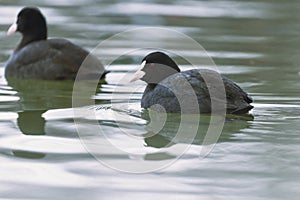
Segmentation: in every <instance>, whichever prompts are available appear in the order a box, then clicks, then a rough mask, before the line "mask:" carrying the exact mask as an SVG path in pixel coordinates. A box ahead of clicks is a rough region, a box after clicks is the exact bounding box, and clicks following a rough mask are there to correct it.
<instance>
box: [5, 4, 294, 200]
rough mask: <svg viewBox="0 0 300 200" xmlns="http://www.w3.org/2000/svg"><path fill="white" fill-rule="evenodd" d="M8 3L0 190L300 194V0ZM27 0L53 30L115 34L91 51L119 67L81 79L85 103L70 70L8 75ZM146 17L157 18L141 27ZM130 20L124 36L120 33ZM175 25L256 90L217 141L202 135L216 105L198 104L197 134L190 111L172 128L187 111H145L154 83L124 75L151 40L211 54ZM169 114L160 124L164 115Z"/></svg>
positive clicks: (192, 55)
mask: <svg viewBox="0 0 300 200" xmlns="http://www.w3.org/2000/svg"><path fill="white" fill-rule="evenodd" d="M0 5H1V7H0V31H1V32H0V46H1V48H0V109H1V110H0V129H1V131H0V161H1V163H2V164H1V166H0V185H1V187H0V197H2V198H5V199H17V198H24V199H25V198H26V199H139V198H140V199H155V198H160V199H175V198H176V199H251V200H252V199H298V197H299V195H300V191H299V185H300V168H299V166H300V157H299V155H300V145H299V143H300V132H299V130H300V95H299V88H300V87H299V86H300V76H299V74H300V73H299V71H300V58H299V53H300V37H299V34H300V23H299V20H300V13H299V7H300V2H299V1H293V0H288V1H284V2H282V1H279V0H261V1H255V0H253V1H247V2H246V1H237V0H236V1H234V0H232V1H229V0H224V1H193V0H189V1H179V0H177V1H168V0H151V1H126V2H125V1H120V0H113V1H111V0H110V1H99V2H98V1H96V0H84V1H83V0H79V1H68V0H63V1H59V0H49V1H48V0H47V1H42V2H41V1H37V0H30V1H25V0H24V1H9V3H8V1H7V2H5V1H0ZM26 5H36V6H38V7H39V8H40V9H41V10H42V12H43V13H44V14H45V15H46V17H47V21H48V25H49V36H50V37H64V38H67V39H69V40H71V41H72V42H74V43H76V44H78V45H80V46H82V47H84V48H86V49H88V50H93V49H94V48H95V47H96V46H97V45H98V44H100V42H101V41H105V40H106V41H107V40H108V41H109V42H107V43H102V44H101V45H100V48H96V49H95V51H94V52H95V53H96V54H97V55H99V56H100V58H101V60H102V62H103V63H104V64H105V66H106V67H107V69H109V70H110V71H111V73H109V74H108V75H107V77H106V79H105V81H104V82H101V83H100V84H99V85H93V83H85V85H84V86H91V87H83V86H82V85H79V86H80V87H81V86H82V87H83V88H80V87H79V88H77V89H83V90H82V99H81V98H79V97H81V96H79V97H78V96H77V97H76V98H75V105H76V108H75V111H74V110H73V108H72V107H73V104H72V95H73V93H72V92H73V82H72V81H60V82H51V81H49V82H47V81H35V80H26V81H25V80H22V81H20V80H6V79H5V78H4V65H5V62H6V60H7V59H8V57H9V55H10V54H11V53H12V50H13V49H14V48H15V46H16V44H17V43H18V41H19V39H20V35H19V34H15V35H14V36H10V37H8V36H6V30H7V28H8V27H9V25H10V24H11V23H12V22H13V21H14V20H15V16H16V13H17V12H18V11H19V10H20V9H21V8H22V7H24V6H26ZM149 26H152V27H156V28H155V29H154V30H156V31H152V32H151V31H149V32H148V31H145V30H149V29H147V28H146V29H143V30H144V32H143V34H140V32H139V31H137V32H136V31H133V32H131V31H132V30H133V29H134V28H143V27H149ZM158 28H167V30H168V31H170V33H171V34H167V33H168V31H167V32H165V30H166V29H161V30H162V32H159V30H158ZM128 30H130V31H129V33H128V34H127V35H126V34H125V36H126V37H116V38H113V39H112V38H111V37H112V36H114V35H115V34H118V33H121V32H122V31H128ZM137 30H141V29H137ZM174 32H177V33H181V34H185V35H187V36H189V37H191V38H193V39H194V40H196V41H197V42H198V43H199V44H201V45H202V46H203V47H204V48H205V50H206V51H207V55H209V56H210V57H211V58H212V59H213V61H214V62H215V63H216V66H217V70H218V71H219V72H220V73H221V74H224V75H225V76H227V77H229V78H230V79H232V80H234V81H235V82H237V83H238V84H239V85H240V86H241V87H242V88H243V89H244V90H246V91H247V92H249V94H250V95H251V96H252V97H253V99H254V103H253V105H254V107H255V108H254V109H253V110H252V112H251V115H252V116H246V117H236V116H231V117H228V118H227V119H226V121H225V124H224V127H223V131H222V133H221V135H220V137H219V135H218V134H217V137H216V140H217V139H218V141H217V142H216V143H215V142H210V143H207V142H206V143H205V138H206V137H205V132H206V131H207V129H208V126H209V125H210V119H211V116H205V115H203V116H201V118H200V123H199V131H198V132H197V133H196V135H193V137H192V138H193V139H194V140H193V141H191V140H190V135H189V134H190V133H191V132H193V128H194V127H193V126H189V122H187V124H186V125H187V126H185V129H184V131H183V133H184V134H180V135H179V136H178V137H175V135H176V133H177V131H178V126H179V122H180V119H179V118H178V116H165V115H157V114H155V113H148V112H146V111H143V110H142V109H141V108H140V103H139V102H140V98H141V95H142V92H143V89H144V87H145V83H143V82H139V81H138V82H136V83H128V81H127V82H126V80H127V78H128V77H130V76H131V75H132V73H133V72H134V71H135V70H136V69H137V67H138V65H139V63H140V62H141V60H142V58H143V57H144V56H145V55H146V54H147V53H148V52H150V51H152V50H153V48H152V49H151V48H150V47H160V48H161V49H165V50H168V51H169V52H170V53H173V54H170V55H172V57H173V58H174V59H175V60H176V61H177V62H178V63H179V64H180V66H181V67H182V69H188V68H189V67H191V66H189V65H188V63H187V62H186V60H185V59H182V58H188V59H192V60H193V61H195V60H196V61H198V60H200V61H199V62H198V63H197V64H199V66H201V64H203V65H207V62H206V61H207V58H206V56H205V55H203V52H202V51H201V49H195V48H193V47H192V46H190V45H188V44H187V43H185V42H183V41H181V40H178V37H176V34H175V37H173V36H174V35H173V34H172V33H174ZM121 36H124V35H121ZM145 48H146V49H145ZM126 52H127V53H126ZM121 55H122V56H121ZM179 55H180V56H179ZM119 56H120V57H119ZM111 62H112V63H111ZM89 84H90V85H89ZM84 88H87V89H84ZM75 90H76V88H75ZM80 91H81V90H80ZM95 91H96V93H95ZM80 94H81V93H80ZM73 97H74V96H73ZM73 100H74V98H73ZM73 103H74V101H73ZM79 105H80V106H79ZM74 113H75V116H74ZM149 115H150V118H149ZM166 117H167V119H168V120H167V121H166V122H165V124H163V125H162V126H163V128H161V127H157V126H158V125H161V124H160V123H159V122H164V120H165V119H166ZM194 117H195V116H189V119H192V120H191V121H192V122H193V119H194ZM196 118H197V116H196ZM150 119H151V120H150ZM150 121H151V122H150ZM74 122H76V123H74ZM153 122H155V123H153ZM151 123H152V124H151ZM213 125H216V126H219V125H220V124H218V121H217V122H216V123H215V124H213ZM197 126H198V123H197ZM155 133H158V134H155ZM203 133H204V134H203ZM215 134H216V133H215ZM190 143H192V144H190ZM203 143H205V144H206V145H203ZM189 144H190V145H189ZM207 150H208V151H207ZM203 152H204V153H203ZM205 152H206V153H205ZM134 172H136V173H141V174H136V173H134ZM142 172H147V173H142Z"/></svg>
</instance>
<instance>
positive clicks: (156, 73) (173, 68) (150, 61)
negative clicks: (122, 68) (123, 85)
mask: <svg viewBox="0 0 300 200" xmlns="http://www.w3.org/2000/svg"><path fill="white" fill-rule="evenodd" d="M178 72H180V69H179V67H178V66H177V64H176V63H175V62H174V61H173V60H172V59H171V58H170V57H169V56H168V55H167V54H165V53H162V52H159V51H157V52H152V53H150V54H148V55H147V56H146V57H145V58H144V59H143V60H142V64H141V67H140V69H139V70H138V71H137V72H136V73H135V74H134V77H133V78H132V80H131V82H133V81H136V80H138V79H140V80H143V81H145V82H146V83H148V84H158V83H159V82H161V81H162V80H164V79H165V78H167V77H168V76H170V75H172V74H175V73H178Z"/></svg>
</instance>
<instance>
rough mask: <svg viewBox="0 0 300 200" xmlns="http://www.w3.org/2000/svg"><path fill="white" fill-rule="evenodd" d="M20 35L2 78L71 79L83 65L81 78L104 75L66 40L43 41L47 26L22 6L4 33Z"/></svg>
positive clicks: (99, 66) (40, 16)
mask: <svg viewBox="0 0 300 200" xmlns="http://www.w3.org/2000/svg"><path fill="white" fill-rule="evenodd" d="M16 31H18V32H20V33H21V34H22V39H21V42H20V43H19V45H18V46H17V48H16V49H15V50H14V52H13V54H12V55H11V56H10V58H9V60H8V61H7V63H6V67H5V77H6V78H10V77H13V78H26V79H44V80H64V79H75V77H76V74H77V72H78V70H79V68H80V66H81V65H82V63H83V61H84V60H85V59H86V58H88V59H87V60H86V61H85V62H84V68H83V69H82V74H81V75H82V78H87V79H89V78H93V79H94V78H100V77H104V75H105V74H106V73H107V71H105V69H104V67H103V65H102V64H101V62H100V61H99V60H98V59H97V58H96V57H95V56H93V55H90V54H89V52H88V51H86V50H84V49H82V48H81V47H79V46H78V45H75V44H73V43H72V42H70V41H68V40H66V39H47V23H46V19H45V17H44V16H43V14H42V13H41V12H40V10H39V9H38V8H33V7H25V8H23V9H22V10H21V11H20V12H19V14H18V16H17V21H16V23H14V24H12V25H11V26H10V28H9V29H8V32H7V34H8V35H11V34H13V33H14V32H16Z"/></svg>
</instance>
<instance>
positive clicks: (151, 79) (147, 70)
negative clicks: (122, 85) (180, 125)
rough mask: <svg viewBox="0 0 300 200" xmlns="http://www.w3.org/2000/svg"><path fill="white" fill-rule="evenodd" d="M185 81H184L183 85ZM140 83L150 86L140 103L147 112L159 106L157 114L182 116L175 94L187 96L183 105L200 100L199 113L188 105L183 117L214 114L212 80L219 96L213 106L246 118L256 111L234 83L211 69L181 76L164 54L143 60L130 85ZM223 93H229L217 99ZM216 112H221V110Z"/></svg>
mask: <svg viewBox="0 0 300 200" xmlns="http://www.w3.org/2000/svg"><path fill="white" fill-rule="evenodd" d="M182 78H184V80H185V81H182ZM138 79H141V80H143V81H145V82H146V83H148V85H147V87H146V89H145V91H144V94H143V97H142V100H141V106H142V108H145V109H148V108H150V107H151V106H157V105H159V106H158V107H154V108H159V109H158V110H159V111H161V107H163V111H165V112H167V113H180V112H182V111H181V108H180V105H181V104H180V103H179V101H178V98H176V97H178V96H177V95H176V97H175V94H174V92H176V93H177V94H180V95H181V96H184V98H183V99H184V100H183V101H189V97H192V96H193V95H195V96H196V98H197V99H196V98H195V99H196V101H195V102H196V104H197V101H198V105H196V106H197V109H195V105H191V104H192V103H191V104H185V105H188V106H187V107H188V108H184V109H185V111H184V113H199V112H200V113H211V112H212V108H211V102H212V101H211V96H210V91H209V89H208V84H207V83H206V81H205V80H209V82H210V85H209V88H214V91H215V94H217V95H215V96H214V97H213V99H214V102H219V103H221V104H223V111H224V106H226V113H227V114H245V113H247V112H248V111H249V110H251V109H252V108H253V106H252V105H250V103H251V102H252V99H251V97H249V96H248V94H247V93H246V92H244V91H243V90H242V89H241V88H240V87H239V86H238V85H237V84H236V83H234V82H233V81H231V80H229V79H228V78H226V77H224V76H221V75H220V74H219V73H217V72H216V71H213V70H209V69H192V70H188V71H184V72H180V69H179V67H178V66H177V64H176V63H175V62H174V61H173V60H172V59H171V58H170V57H169V56H168V55H166V54H165V53H162V52H153V53H150V54H148V55H147V56H146V57H145V58H144V59H143V61H142V66H141V69H140V70H138V71H137V72H136V73H135V75H134V77H133V79H132V80H131V81H136V80H138ZM218 80H220V81H219V82H220V83H221V87H222V88H218V87H219V86H220V85H218V84H217V83H218ZM222 81H223V83H222ZM184 82H187V83H188V85H189V87H186V85H184ZM211 83H212V84H211ZM223 84H224V86H223ZM222 89H223V93H224V89H225V92H226V94H224V95H223V97H224V98H223V99H222V95H218V93H221V92H222ZM221 104H219V105H221ZM215 105H216V104H215ZM217 105H218V103H217ZM151 108H152V107H151ZM216 110H217V111H218V109H216Z"/></svg>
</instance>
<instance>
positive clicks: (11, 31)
mask: <svg viewBox="0 0 300 200" xmlns="http://www.w3.org/2000/svg"><path fill="white" fill-rule="evenodd" d="M17 28H18V25H17V23H13V24H12V25H11V26H10V27H9V29H8V30H7V33H6V34H7V35H12V34H14V33H15V32H16V31H17Z"/></svg>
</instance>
